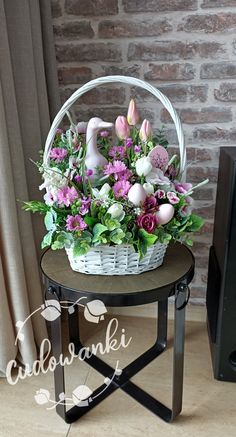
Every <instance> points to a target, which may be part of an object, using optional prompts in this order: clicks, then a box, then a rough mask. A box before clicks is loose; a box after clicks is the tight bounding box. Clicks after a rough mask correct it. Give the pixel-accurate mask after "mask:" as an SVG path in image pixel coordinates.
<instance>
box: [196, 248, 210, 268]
mask: <svg viewBox="0 0 236 437" xmlns="http://www.w3.org/2000/svg"><path fill="white" fill-rule="evenodd" d="M206 252H207V251H206ZM195 262H196V269H201V268H206V267H207V266H208V256H195Z"/></svg>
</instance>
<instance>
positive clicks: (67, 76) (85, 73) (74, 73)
mask: <svg viewBox="0 0 236 437" xmlns="http://www.w3.org/2000/svg"><path fill="white" fill-rule="evenodd" d="M58 79H59V83H60V84H62V85H71V84H77V83H85V82H88V81H89V80H91V79H92V70H91V68H89V67H65V68H59V69H58Z"/></svg>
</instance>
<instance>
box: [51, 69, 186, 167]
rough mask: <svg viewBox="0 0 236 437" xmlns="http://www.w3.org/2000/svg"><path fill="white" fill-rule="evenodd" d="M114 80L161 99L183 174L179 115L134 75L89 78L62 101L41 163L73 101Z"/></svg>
mask: <svg viewBox="0 0 236 437" xmlns="http://www.w3.org/2000/svg"><path fill="white" fill-rule="evenodd" d="M115 82H121V83H126V84H128V85H135V86H138V87H140V88H143V89H145V90H147V91H149V92H150V93H151V94H153V95H154V96H155V97H156V98H157V99H159V100H160V101H161V103H162V104H163V106H164V107H165V108H166V109H167V111H168V112H169V114H170V116H171V118H172V119H173V121H174V124H175V128H176V132H177V137H178V141H179V154H180V173H181V174H183V173H184V170H185V167H186V149H185V143H184V135H183V128H182V125H181V122H180V119H179V116H178V114H177V112H176V110H175V109H174V108H173V106H172V104H171V102H170V100H169V99H168V98H167V97H166V96H165V95H164V94H163V93H161V91H159V90H158V89H157V88H155V87H154V86H152V85H150V84H149V83H147V82H144V81H143V80H140V79H136V78H134V77H129V76H105V77H99V78H97V79H94V80H91V81H90V82H88V83H86V84H85V85H83V86H82V87H81V88H79V89H78V90H76V91H75V92H74V93H73V94H72V96H71V97H70V98H69V99H68V100H67V101H66V102H65V103H64V105H63V106H62V107H61V109H60V111H59V112H58V114H57V115H56V117H55V118H54V120H53V123H52V126H51V128H50V130H49V133H48V136H47V139H46V143H45V149H44V156H43V164H44V165H45V166H47V165H48V161H49V154H50V150H51V146H52V144H53V141H54V137H55V134H56V130H57V128H58V126H59V125H60V123H61V121H62V119H63V117H64V115H65V114H66V111H68V110H69V108H70V107H71V106H72V105H73V103H74V102H75V101H76V100H77V99H78V98H79V97H81V96H82V95H83V94H85V93H87V92H88V91H90V90H92V89H93V88H96V87H97V86H99V85H103V84H108V83H115Z"/></svg>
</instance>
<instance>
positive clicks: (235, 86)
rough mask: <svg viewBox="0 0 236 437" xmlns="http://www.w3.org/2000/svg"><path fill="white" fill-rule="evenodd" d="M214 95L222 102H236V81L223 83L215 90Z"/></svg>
mask: <svg viewBox="0 0 236 437" xmlns="http://www.w3.org/2000/svg"><path fill="white" fill-rule="evenodd" d="M214 96H215V98H216V100H219V101H220V102H236V83H222V84H221V85H220V87H219V88H218V89H215V90H214Z"/></svg>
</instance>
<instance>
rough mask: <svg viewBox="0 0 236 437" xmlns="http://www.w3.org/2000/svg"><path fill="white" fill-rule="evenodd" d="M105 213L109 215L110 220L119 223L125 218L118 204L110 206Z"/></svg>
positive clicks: (121, 207)
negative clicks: (112, 219) (115, 220)
mask: <svg viewBox="0 0 236 437" xmlns="http://www.w3.org/2000/svg"><path fill="white" fill-rule="evenodd" d="M107 212H108V214H111V216H112V218H114V219H117V220H119V221H121V220H123V218H124V216H125V212H124V210H123V206H122V205H121V204H120V203H113V205H111V206H110V208H109V209H108V210H107Z"/></svg>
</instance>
